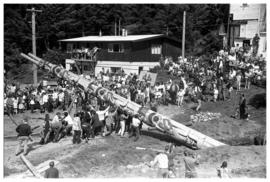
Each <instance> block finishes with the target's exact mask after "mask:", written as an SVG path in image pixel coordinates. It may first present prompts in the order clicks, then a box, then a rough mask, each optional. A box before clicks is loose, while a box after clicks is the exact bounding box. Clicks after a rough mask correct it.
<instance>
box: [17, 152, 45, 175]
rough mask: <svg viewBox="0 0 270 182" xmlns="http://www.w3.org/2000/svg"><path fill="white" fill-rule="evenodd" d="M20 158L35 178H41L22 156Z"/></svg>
mask: <svg viewBox="0 0 270 182" xmlns="http://www.w3.org/2000/svg"><path fill="white" fill-rule="evenodd" d="M20 158H21V160H22V161H23V162H24V164H25V165H26V166H27V168H28V169H29V170H30V171H31V173H32V174H33V175H34V176H35V177H37V178H43V177H42V176H41V174H40V173H39V172H38V171H37V169H36V168H35V167H34V166H33V165H32V163H31V162H30V161H29V160H28V159H27V158H26V157H25V156H24V155H22V154H21V155H20Z"/></svg>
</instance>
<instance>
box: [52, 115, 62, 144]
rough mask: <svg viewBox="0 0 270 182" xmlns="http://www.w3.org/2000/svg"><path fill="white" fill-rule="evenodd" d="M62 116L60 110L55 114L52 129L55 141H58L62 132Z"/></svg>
mask: <svg viewBox="0 0 270 182" xmlns="http://www.w3.org/2000/svg"><path fill="white" fill-rule="evenodd" d="M60 117H61V114H60V112H57V113H56V115H55V116H54V118H53V120H52V122H51V127H52V131H53V133H54V140H53V142H57V141H58V137H59V133H60V131H61V128H62V123H61V121H60V119H61V118H60Z"/></svg>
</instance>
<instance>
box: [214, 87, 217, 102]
mask: <svg viewBox="0 0 270 182" xmlns="http://www.w3.org/2000/svg"><path fill="white" fill-rule="evenodd" d="M217 98H218V89H217V87H216V85H214V102H216V101H217Z"/></svg>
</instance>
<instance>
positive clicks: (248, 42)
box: [243, 39, 250, 50]
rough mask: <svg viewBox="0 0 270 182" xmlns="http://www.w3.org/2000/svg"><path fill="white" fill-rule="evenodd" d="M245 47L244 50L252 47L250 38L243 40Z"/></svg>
mask: <svg viewBox="0 0 270 182" xmlns="http://www.w3.org/2000/svg"><path fill="white" fill-rule="evenodd" d="M243 48H244V50H249V48H250V40H248V39H246V40H243Z"/></svg>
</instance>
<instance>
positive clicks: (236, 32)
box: [233, 25, 240, 38]
mask: <svg viewBox="0 0 270 182" xmlns="http://www.w3.org/2000/svg"><path fill="white" fill-rule="evenodd" d="M233 35H234V38H239V37H240V25H239V26H235V27H234V32H233Z"/></svg>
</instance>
